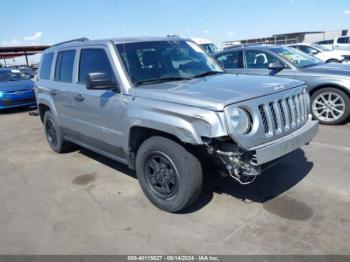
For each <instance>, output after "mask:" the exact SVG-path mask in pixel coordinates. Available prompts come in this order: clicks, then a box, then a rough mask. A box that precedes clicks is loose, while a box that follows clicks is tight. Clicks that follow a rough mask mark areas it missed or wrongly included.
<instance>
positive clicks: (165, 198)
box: [136, 136, 203, 212]
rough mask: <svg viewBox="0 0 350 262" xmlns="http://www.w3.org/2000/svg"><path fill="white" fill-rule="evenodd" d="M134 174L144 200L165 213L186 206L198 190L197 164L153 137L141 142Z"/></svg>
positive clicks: (199, 169)
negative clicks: (147, 200) (144, 196)
mask: <svg viewBox="0 0 350 262" xmlns="http://www.w3.org/2000/svg"><path fill="white" fill-rule="evenodd" d="M155 162H156V163H155ZM162 170H163V171H162ZM136 174H137V178H138V180H139V183H140V185H141V188H142V190H143V192H144V193H145V195H146V196H147V198H148V199H149V200H150V201H151V202H152V203H153V204H154V205H155V206H156V207H158V208H160V209H162V210H165V211H168V212H178V211H180V210H183V209H184V208H186V207H187V206H189V205H190V204H191V203H193V202H194V201H195V200H196V199H197V198H198V196H199V195H200V192H201V189H202V180H203V174H202V167H201V164H200V162H199V160H198V159H197V158H196V157H195V156H194V155H193V154H191V153H190V152H188V151H187V150H186V149H185V148H184V147H183V146H181V145H180V144H178V143H176V142H174V141H172V140H170V139H168V138H165V137H160V136H154V137H151V138H149V139H147V140H146V141H144V142H143V144H142V145H141V146H140V148H139V150H138V152H137V155H136ZM162 179H163V181H162Z"/></svg>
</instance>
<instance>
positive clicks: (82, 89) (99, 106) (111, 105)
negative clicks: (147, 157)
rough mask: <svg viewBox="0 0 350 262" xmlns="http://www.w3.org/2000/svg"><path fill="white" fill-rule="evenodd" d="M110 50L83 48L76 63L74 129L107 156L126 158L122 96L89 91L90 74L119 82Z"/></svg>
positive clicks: (81, 137)
mask: <svg viewBox="0 0 350 262" xmlns="http://www.w3.org/2000/svg"><path fill="white" fill-rule="evenodd" d="M108 54H109V50H108V49H107V48H105V47H103V46H98V47H89V48H81V49H80V53H79V61H78V63H77V76H76V84H75V88H74V90H75V92H74V94H73V96H72V97H73V112H74V117H75V119H76V126H75V128H74V130H75V131H77V133H75V134H74V135H75V136H78V140H79V141H80V142H82V143H84V144H86V145H89V146H92V147H94V148H96V149H98V150H102V151H103V152H105V153H108V154H112V155H113V156H117V157H120V158H125V155H124V151H123V150H122V145H123V139H124V134H123V121H124V119H125V114H126V113H125V112H126V105H125V104H124V102H123V100H122V94H121V93H120V92H118V91H115V90H88V89H86V77H87V75H88V74H89V73H105V74H106V75H107V76H108V77H109V78H111V79H113V80H114V82H117V80H116V79H117V78H116V75H115V72H116V70H114V69H113V66H112V63H111V61H110V59H109V57H110V56H109V55H108Z"/></svg>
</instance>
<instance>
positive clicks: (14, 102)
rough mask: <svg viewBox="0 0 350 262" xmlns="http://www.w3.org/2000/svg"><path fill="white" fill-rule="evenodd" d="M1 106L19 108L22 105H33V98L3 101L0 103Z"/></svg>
mask: <svg viewBox="0 0 350 262" xmlns="http://www.w3.org/2000/svg"><path fill="white" fill-rule="evenodd" d="M0 103H1V104H2V105H3V106H19V105H24V104H30V103H35V98H30V99H23V100H5V101H0Z"/></svg>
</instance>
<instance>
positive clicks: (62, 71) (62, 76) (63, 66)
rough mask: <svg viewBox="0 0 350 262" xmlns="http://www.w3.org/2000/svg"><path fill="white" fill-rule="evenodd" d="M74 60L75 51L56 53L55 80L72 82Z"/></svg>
mask: <svg viewBox="0 0 350 262" xmlns="http://www.w3.org/2000/svg"><path fill="white" fill-rule="evenodd" d="M74 58H75V50H70V51H61V52H58V54H57V59H56V67H55V77H54V79H55V80H57V81H63V82H72V76H73V66H74Z"/></svg>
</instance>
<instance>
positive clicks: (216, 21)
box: [0, 0, 350, 62]
mask: <svg viewBox="0 0 350 262" xmlns="http://www.w3.org/2000/svg"><path fill="white" fill-rule="evenodd" d="M0 9H1V15H0V46H8V45H11V46H13V45H31V44H53V43H57V42H61V41H65V40H69V39H73V38H79V37H88V38H90V39H99V38H109V37H120V36H122V37H124V36H166V35H168V34H177V35H180V36H183V37H201V38H207V39H210V40H212V41H213V42H214V43H216V44H217V45H218V46H220V45H221V43H222V42H223V41H225V40H239V39H245V38H255V37H265V36H270V35H273V34H277V33H288V32H297V31H314V30H315V31H328V30H339V29H350V0H332V1H330V0H85V1H74V0H70V1H69V0H51V1H47V0H45V1H44V0H32V1H24V0H16V1H2V3H1V4H0ZM37 59H38V57H31V58H30V61H33V60H37ZM17 60H18V59H16V61H17ZM19 61H22V60H21V59H19ZM17 62H18V61H17Z"/></svg>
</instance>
